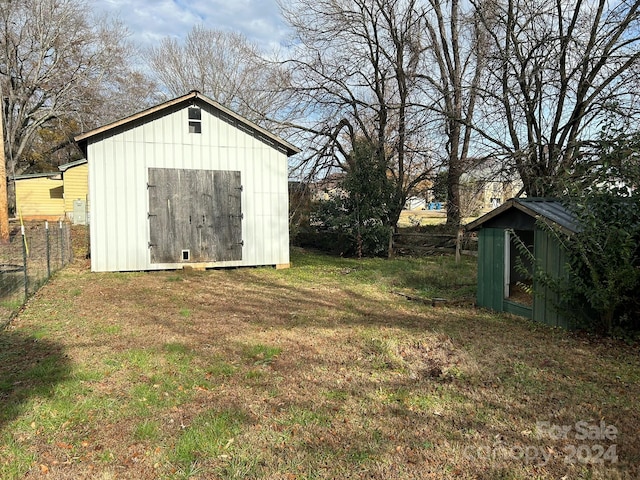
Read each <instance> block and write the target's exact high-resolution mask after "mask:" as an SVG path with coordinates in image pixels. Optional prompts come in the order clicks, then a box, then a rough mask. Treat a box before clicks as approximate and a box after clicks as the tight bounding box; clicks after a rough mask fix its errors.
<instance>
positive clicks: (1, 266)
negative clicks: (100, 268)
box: [0, 222, 73, 327]
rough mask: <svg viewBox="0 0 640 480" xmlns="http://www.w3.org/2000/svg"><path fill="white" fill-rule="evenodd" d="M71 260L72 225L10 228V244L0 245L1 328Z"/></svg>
mask: <svg viewBox="0 0 640 480" xmlns="http://www.w3.org/2000/svg"><path fill="white" fill-rule="evenodd" d="M72 260H73V249H72V246H71V225H70V224H69V223H65V222H51V223H50V222H38V223H35V222H33V223H25V224H24V225H22V226H21V225H11V234H10V238H9V243H6V244H0V327H2V326H3V325H5V324H6V323H7V322H9V321H10V320H11V319H12V318H13V316H14V315H15V314H16V313H17V312H18V311H19V310H20V308H21V307H22V305H24V303H25V301H26V300H27V298H29V296H30V295H33V294H34V293H35V292H37V291H38V289H39V288H40V287H41V286H42V285H43V284H44V283H45V282H46V281H47V280H48V279H49V277H51V275H52V274H53V273H54V272H56V271H57V270H59V269H61V268H62V267H64V266H65V265H67V264H68V263H70V262H71V261H72Z"/></svg>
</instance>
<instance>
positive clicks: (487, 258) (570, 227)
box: [466, 198, 579, 328]
mask: <svg viewBox="0 0 640 480" xmlns="http://www.w3.org/2000/svg"><path fill="white" fill-rule="evenodd" d="M539 220H540V221H542V222H545V223H547V224H551V225H553V226H554V227H556V229H557V230H559V231H560V232H561V233H562V234H566V235H567V236H568V237H569V236H571V235H572V234H574V233H576V232H577V231H578V230H579V228H578V224H577V222H576V220H575V218H574V217H573V216H572V215H571V213H570V212H569V211H567V209H566V208H565V207H564V206H563V205H562V204H561V203H560V202H559V201H558V200H554V199H545V198H512V199H510V200H507V201H506V202H505V203H504V204H502V205H501V206H500V207H498V208H496V209H495V210H492V211H491V212H489V213H487V214H486V215H483V216H482V217H480V218H478V219H477V220H475V221H473V222H471V223H469V224H468V225H467V226H466V228H467V230H469V231H477V232H478V294H477V303H478V306H480V307H485V308H489V309H492V310H495V311H498V312H509V313H513V314H515V315H520V316H522V317H526V318H529V319H533V320H535V321H537V322H542V323H546V324H547V325H552V326H558V327H564V328H568V327H569V325H568V322H567V320H566V319H565V318H563V317H562V315H560V314H559V313H558V312H557V309H556V308H555V305H556V304H557V295H556V294H555V293H554V292H553V291H551V290H549V289H548V288H546V287H543V286H542V285H537V284H535V280H534V284H533V285H531V282H532V281H531V276H530V275H526V274H523V273H522V271H523V268H524V269H526V270H528V271H529V272H530V273H532V272H533V264H532V262H531V259H530V258H524V257H527V256H526V255H525V256H522V255H521V254H520V252H521V249H519V248H518V244H519V243H520V242H522V243H521V244H520V245H522V244H524V245H525V246H526V247H527V249H528V250H529V251H530V252H532V253H533V259H534V262H536V264H537V265H538V267H539V268H541V269H542V270H543V271H544V272H546V273H547V274H549V275H551V276H553V277H555V278H561V277H562V276H564V275H565V274H566V273H565V272H566V270H565V269H566V267H565V265H566V252H565V251H564V249H563V248H562V246H561V244H560V242H559V240H558V238H557V237H556V236H555V235H553V234H552V233H549V232H548V231H547V230H545V229H544V228H541V227H540V225H539V223H538V221H539ZM518 265H519V267H518V268H516V267H517V266H518ZM532 292H535V294H533V293H532Z"/></svg>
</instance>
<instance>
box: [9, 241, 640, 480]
mask: <svg viewBox="0 0 640 480" xmlns="http://www.w3.org/2000/svg"><path fill="white" fill-rule="evenodd" d="M292 264H293V266H292V268H291V269H289V270H279V271H276V270H274V269H270V268H256V269H252V268H244V269H236V270H213V271H207V272H188V271H184V272H155V273H111V274H92V273H90V272H89V271H88V267H87V265H86V264H85V263H83V262H76V263H75V264H73V265H72V266H71V267H68V268H66V269H65V270H63V271H61V272H59V273H58V274H56V275H55V276H54V278H53V279H52V280H51V281H50V282H49V283H48V284H47V285H46V286H45V287H44V288H43V289H42V290H41V291H40V292H39V293H38V294H37V295H36V296H35V297H34V298H32V299H31V300H30V302H29V303H28V305H27V306H26V308H25V309H24V311H23V312H22V313H21V314H20V315H19V316H18V317H17V318H16V319H14V321H13V322H12V324H11V325H10V326H9V327H8V328H7V329H6V330H5V331H2V332H0V478H2V479H13V478H16V479H17V478H28V479H31V478H51V479H78V478H92V479H94V478H95V479H116V478H117V479H155V478H160V479H182V478H201V479H211V478H225V479H226V478H265V479H312V478H332V479H342V478H368V479H372V478H373V479H410V478H411V479H428V478H434V479H441V478H469V479H472V478H473V479H475V478H486V479H495V478H505V479H507V478H508V479H518V478H522V479H525V478H527V479H528V478H549V479H551V478H553V479H560V478H566V479H576V478H594V479H615V478H638V476H639V475H640V469H639V464H640V436H639V433H638V432H639V431H640V411H639V408H638V407H639V403H638V398H640V357H639V355H638V350H637V347H630V346H627V345H625V344H624V343H619V342H616V341H613V340H602V339H594V338H590V337H586V336H584V335H577V334H572V333H568V332H565V331H561V330H556V329H551V328H547V327H544V326H541V325H536V324H533V323H530V322H528V321H526V320H523V319H519V318H515V317H509V316H505V315H497V314H493V313H489V312H486V311H482V310H477V309H475V308H473V306H472V304H473V296H474V291H475V285H474V284H475V260H465V261H464V262H463V263H462V264H459V265H456V264H455V263H453V262H452V260H451V258H449V257H431V258H423V259H408V258H403V259H397V260H393V261H389V260H383V259H367V260H362V261H357V260H348V259H336V258H331V257H327V256H322V255H317V254H312V253H309V252H301V251H296V252H294V253H293V256H292ZM398 293H402V294H406V295H409V296H411V297H425V298H433V297H443V298H446V299H449V300H454V302H449V303H448V304H445V305H444V306H438V307H435V308H434V307H431V306H430V305H426V304H423V303H422V302H416V301H410V300H407V299H406V298H405V297H403V296H401V295H398Z"/></svg>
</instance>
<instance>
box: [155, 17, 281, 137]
mask: <svg viewBox="0 0 640 480" xmlns="http://www.w3.org/2000/svg"><path fill="white" fill-rule="evenodd" d="M265 56H266V54H265V53H264V52H262V51H261V50H260V49H259V48H258V46H257V45H255V44H253V43H251V42H250V41H249V40H247V38H246V37H245V36H244V35H242V34H241V33H237V32H229V31H222V30H213V29H208V28H205V27H204V26H201V25H196V26H195V27H193V29H192V30H191V32H190V33H189V34H188V35H187V37H186V39H185V40H184V42H181V41H178V40H177V39H175V38H171V37H167V38H165V39H163V40H162V41H161V42H160V44H159V45H158V46H156V47H152V48H151V49H150V50H149V51H148V52H147V55H146V58H147V61H148V63H149V66H150V69H151V71H152V72H153V75H154V76H155V78H156V80H157V81H158V83H159V84H160V85H162V86H163V87H164V88H165V89H166V90H167V91H168V92H169V93H170V94H171V95H174V96H179V95H183V94H185V93H186V92H188V91H190V90H198V91H200V92H202V93H204V94H205V95H208V96H210V97H212V98H213V99H214V100H216V101H218V102H220V103H221V104H223V105H225V106H226V107H228V108H231V109H232V110H234V111H235V112H237V113H239V114H240V115H243V116H244V117H246V118H248V119H250V120H253V121H255V122H257V123H261V124H263V125H264V124H265V122H268V121H269V119H271V118H273V117H275V116H277V114H278V110H279V109H281V108H282V106H283V105H284V104H285V102H284V96H283V94H282V88H281V87H280V83H281V81H282V78H281V75H282V72H281V71H280V69H279V67H278V66H277V65H276V64H275V63H274V62H269V61H267V60H266V59H265ZM269 126H272V125H269Z"/></svg>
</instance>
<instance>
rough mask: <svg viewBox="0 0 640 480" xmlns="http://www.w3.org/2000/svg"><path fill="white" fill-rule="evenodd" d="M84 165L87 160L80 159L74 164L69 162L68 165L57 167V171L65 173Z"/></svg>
mask: <svg viewBox="0 0 640 480" xmlns="http://www.w3.org/2000/svg"><path fill="white" fill-rule="evenodd" d="M85 163H87V159H86V158H81V159H80V160H76V161H75V162H69V163H65V164H64V165H59V166H58V170H60V171H61V172H66V171H67V170H68V169H70V168H73V167H77V166H79V165H84V164H85Z"/></svg>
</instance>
